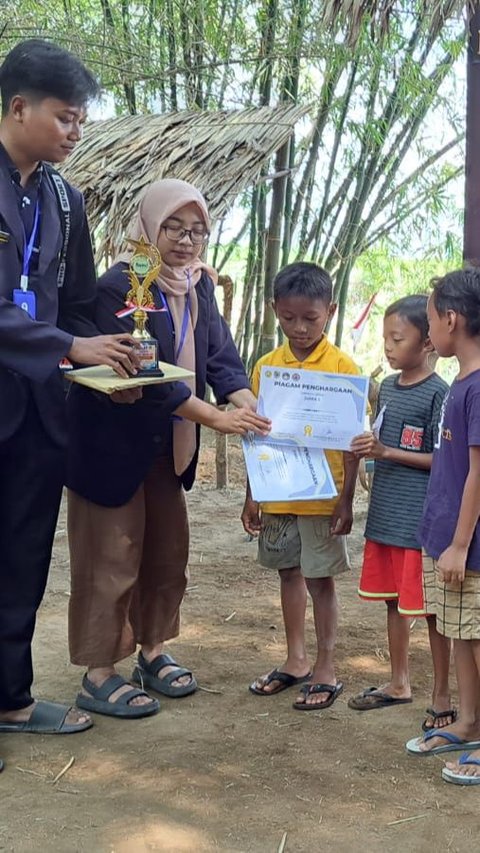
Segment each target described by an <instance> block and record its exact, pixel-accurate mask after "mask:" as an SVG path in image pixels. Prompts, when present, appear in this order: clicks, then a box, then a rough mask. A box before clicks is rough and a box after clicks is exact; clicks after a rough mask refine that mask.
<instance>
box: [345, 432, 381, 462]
mask: <svg viewBox="0 0 480 853" xmlns="http://www.w3.org/2000/svg"><path fill="white" fill-rule="evenodd" d="M350 452H351V453H353V454H354V455H355V456H356V457H357V459H363V457H365V456H368V457H369V458H370V459H383V458H385V456H386V453H387V448H386V447H385V445H384V444H382V442H381V441H380V440H379V439H378V438H377V436H376V435H375V434H374V433H373V432H364V433H362V434H361V435H356V436H355V438H353V439H352V443H351V445H350Z"/></svg>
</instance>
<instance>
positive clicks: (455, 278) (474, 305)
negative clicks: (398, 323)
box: [431, 267, 480, 338]
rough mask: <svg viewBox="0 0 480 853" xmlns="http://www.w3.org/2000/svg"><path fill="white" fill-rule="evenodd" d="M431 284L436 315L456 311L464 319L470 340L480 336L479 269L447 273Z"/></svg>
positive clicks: (469, 268)
mask: <svg viewBox="0 0 480 853" xmlns="http://www.w3.org/2000/svg"><path fill="white" fill-rule="evenodd" d="M431 284H432V287H433V304H434V305H435V308H436V309H437V312H438V314H440V316H443V315H445V314H446V313H447V311H456V312H457V314H461V315H462V317H464V318H465V328H466V330H467V333H468V334H469V335H470V336H471V337H472V338H473V337H476V336H477V335H480V267H468V268H467V269H464V270H455V271H454V272H447V274H446V275H443V276H441V277H438V278H433V279H432V281H431Z"/></svg>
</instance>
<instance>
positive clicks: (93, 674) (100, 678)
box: [82, 666, 155, 705]
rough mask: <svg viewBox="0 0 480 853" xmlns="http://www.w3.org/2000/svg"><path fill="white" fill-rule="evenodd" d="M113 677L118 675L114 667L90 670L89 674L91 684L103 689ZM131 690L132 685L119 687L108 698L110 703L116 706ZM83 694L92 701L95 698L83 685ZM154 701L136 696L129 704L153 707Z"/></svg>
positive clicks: (146, 697) (148, 697)
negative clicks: (121, 697)
mask: <svg viewBox="0 0 480 853" xmlns="http://www.w3.org/2000/svg"><path fill="white" fill-rule="evenodd" d="M112 675H118V673H117V671H116V669H115V667H113V666H112V667H102V668H98V669H89V670H88V672H87V678H88V679H89V680H90V681H91V682H93V684H94V685H95V687H102V686H103V685H104V684H105V682H106V680H107V679H108V678H110V677H111V676H112ZM131 689H132V685H131V684H122V686H121V687H119V688H118V690H115V692H114V693H112V694H111V695H110V696H109V697H108V701H109V702H111V703H112V705H114V704H115V702H116V701H117V699H119V698H120V696H123V694H124V693H128V691H129V690H131ZM82 694H83V695H84V696H89V697H90V698H91V699H93V698H94V697H93V696H91V695H90V693H89V692H88V690H85V688H84V687H83V685H82ZM154 701H155V700H154V699H152V698H151V697H150V696H135V697H134V698H133V699H130V701H129V702H128V705H151V704H152V702H154Z"/></svg>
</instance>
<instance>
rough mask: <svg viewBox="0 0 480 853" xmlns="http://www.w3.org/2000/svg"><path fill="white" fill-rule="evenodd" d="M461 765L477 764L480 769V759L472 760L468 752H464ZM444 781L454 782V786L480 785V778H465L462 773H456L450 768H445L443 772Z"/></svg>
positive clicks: (459, 760) (460, 759) (460, 761)
mask: <svg viewBox="0 0 480 853" xmlns="http://www.w3.org/2000/svg"><path fill="white" fill-rule="evenodd" d="M458 763H459V764H463V765H466V764H475V765H476V766H477V767H480V758H471V757H470V754H469V753H468V752H464V753H463V754H462V755H461V756H460V758H459V759H458ZM442 779H443V780H444V781H445V782H452V783H453V784H454V785H480V776H463V775H462V774H461V773H455V771H454V770H450V768H449V767H444V768H443V770H442Z"/></svg>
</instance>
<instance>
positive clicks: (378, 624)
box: [0, 442, 480, 853]
mask: <svg viewBox="0 0 480 853" xmlns="http://www.w3.org/2000/svg"><path fill="white" fill-rule="evenodd" d="M207 444H208V442H207ZM230 459H231V488H230V489H229V490H228V492H217V491H215V490H214V489H213V487H212V481H213V470H214V451H213V447H212V446H211V444H210V446H207V447H206V449H205V450H204V452H203V456H202V463H201V466H200V476H199V482H198V483H197V486H196V487H195V489H194V491H193V493H192V494H191V495H190V497H189V506H190V516H191V528H192V546H191V558H190V570H191V579H190V581H189V591H188V594H187V597H186V600H185V604H184V608H183V628H182V633H181V637H180V638H179V639H178V641H175V642H173V643H172V644H171V651H172V652H173V653H174V654H175V655H176V656H177V657H178V659H179V660H180V661H181V663H182V664H188V665H189V666H192V667H193V669H194V671H195V673H196V675H197V678H198V680H199V683H200V685H201V686H202V688H204V689H203V690H199V691H198V692H197V693H196V694H195V695H194V696H193V697H188V698H185V699H180V700H176V701H175V700H169V699H163V700H162V710H161V712H160V714H158V715H157V716H155V717H153V718H150V719H145V720H137V721H128V720H126V721H122V720H115V719H110V718H106V717H99V716H97V717H96V719H95V727H94V728H93V729H92V730H90V731H89V732H86V733H85V734H81V735H76V736H73V737H62V738H59V737H51V736H50V737H49V736H27V735H18V736H17V735H11V736H10V737H8V736H6V737H3V738H2V739H1V740H0V754H1V755H2V756H3V758H4V759H5V761H6V763H7V767H6V769H5V771H4V773H3V774H2V775H1V776H0V850H6V851H15V853H33V851H35V853H36V851H43V853H53V852H54V851H55V853H74V851H91V852H92V853H144V851H145V853H146V851H169V853H170V851H171V853H177V851H178V852H179V853H186V851H188V852H189V853H190V851H192V853H193V852H194V853H197V851H198V852H199V853H200V851H217V850H220V851H226V853H230V851H232V853H233V851H235V853H237V852H238V853H247V851H254V852H255V853H257V851H258V853H263V852H264V851H265V853H270V852H271V853H277V851H278V850H279V849H282V841H283V842H284V850H285V853H290V851H297V853H298V851H300V853H303V851H318V850H321V849H324V848H327V847H329V846H331V847H335V848H336V849H337V850H339V851H363V850H364V849H369V850H370V851H373V853H375V852H376V851H382V853H383V851H385V850H386V849H389V850H392V851H400V850H402V851H404V850H414V851H431V850H432V849H433V850H435V849H436V850H442V851H464V850H466V849H468V850H472V851H475V850H480V842H479V841H478V804H479V799H478V798H479V796H480V794H479V792H476V791H475V789H473V790H466V789H462V788H456V787H454V786H451V785H446V784H445V783H443V782H442V780H441V776H440V771H441V767H442V762H441V760H440V759H439V758H434V757H431V758H424V759H422V758H420V759H415V758H411V757H409V756H408V755H407V754H406V753H405V751H404V748H403V744H404V742H405V741H406V740H407V739H408V738H409V737H411V736H413V735H415V734H416V733H417V732H418V731H419V725H420V722H421V719H422V713H423V710H424V708H425V706H426V705H427V704H429V689H430V684H431V678H430V667H429V656H428V651H427V636H426V631H425V627H424V625H423V624H422V622H421V621H417V623H416V624H415V625H414V627H413V630H412V653H411V665H412V675H413V687H414V691H415V699H414V703H413V704H412V705H409V706H405V707H399V708H392V709H388V710H381V711H377V712H376V713H374V712H373V711H372V712H370V713H365V714H358V713H355V712H354V711H350V710H349V709H348V708H347V699H348V697H349V696H350V695H351V694H352V693H353V692H355V691H357V690H358V689H360V688H363V687H366V686H368V685H373V684H377V683H379V682H381V681H382V679H384V678H385V677H386V675H387V672H388V657H387V650H386V641H385V630H384V607H383V605H380V604H379V605H378V606H377V605H375V604H365V603H362V602H360V601H359V600H358V598H357V595H356V580H357V577H358V571H359V564H360V559H361V549H362V530H363V523H364V517H365V509H366V502H365V498H364V495H362V494H359V496H358V498H357V500H356V519H355V528H354V532H353V533H352V536H351V538H350V552H351V556H352V562H353V572H352V575H350V576H348V577H345V576H343V577H342V578H341V579H340V581H339V583H338V590H339V595H340V601H341V618H340V626H339V641H338V652H337V660H338V675H339V677H340V678H342V680H343V681H344V682H345V692H344V695H343V696H341V697H340V699H339V700H338V701H337V702H336V703H335V705H334V706H333V707H332V708H331V709H329V710H327V711H323V712H316V713H311V714H299V713H298V712H296V711H294V710H293V709H292V707H291V703H292V701H293V699H294V692H293V691H292V690H290V691H286V692H284V693H282V694H281V695H280V696H277V697H275V698H273V697H272V698H263V697H256V696H253V695H251V694H250V693H249V692H248V690H247V685H248V684H249V682H250V681H251V680H252V679H253V677H254V676H255V675H258V674H260V673H262V672H264V671H266V670H267V669H268V668H269V667H272V666H273V665H275V664H278V663H280V662H281V661H282V659H283V658H282V656H283V651H284V640H283V633H282V628H281V624H282V622H281V613H280V608H279V597H278V584H277V581H276V578H275V577H274V576H273V575H272V574H271V573H270V572H268V571H266V570H262V569H260V568H259V567H258V566H257V565H256V563H255V552H256V548H255V544H254V543H250V542H248V541H247V538H246V536H245V534H244V533H243V530H242V528H241V525H240V522H239V521H238V518H239V514H240V509H241V506H242V500H243V497H242V491H243V489H242V479H243V466H242V463H241V458H240V450H239V448H238V446H236V445H235V443H233V446H232V445H231V450H230ZM67 600H68V556H67V547H66V536H65V516H64V513H62V516H61V519H60V522H59V525H58V531H57V537H56V546H55V555H54V560H53V566H52V571H51V575H50V581H49V587H48V593H47V595H46V598H45V602H44V604H43V606H42V609H41V612H40V614H39V620H38V630H37V634H36V641H35V664H36V676H37V681H36V685H35V690H36V693H37V695H39V696H44V697H46V698H52V699H56V700H65V701H72V700H73V699H74V697H75V695H76V692H77V690H78V686H79V681H80V676H81V672H80V671H79V670H78V669H77V668H75V667H73V666H71V665H70V664H69V663H68V655H67V643H66V612H67ZM308 630H309V635H308V636H309V645H310V647H311V648H312V650H313V648H314V636H313V628H312V623H311V613H309V629H308ZM132 663H133V661H131V660H130V661H125V662H124V663H123V664H122V665H121V671H122V673H123V674H125V675H128V674H129V673H130V671H131V669H132ZM72 760H73V763H72V764H71V766H70V767H69V769H67V770H66V772H65V773H64V774H63V776H61V778H58V779H57V777H58V774H59V773H60V772H61V771H62V770H64V768H65V767H66V766H67V765H68V764H69V763H70V762H71V761H72ZM56 779H57V781H56ZM285 833H286V839H285ZM475 839H477V841H475Z"/></svg>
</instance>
